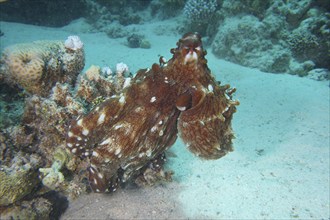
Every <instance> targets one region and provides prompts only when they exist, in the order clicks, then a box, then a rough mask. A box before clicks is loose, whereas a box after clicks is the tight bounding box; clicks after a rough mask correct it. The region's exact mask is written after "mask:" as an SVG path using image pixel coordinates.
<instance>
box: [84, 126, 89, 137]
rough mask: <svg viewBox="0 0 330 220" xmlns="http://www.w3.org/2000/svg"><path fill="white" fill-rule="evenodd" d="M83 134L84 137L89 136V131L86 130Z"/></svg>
mask: <svg viewBox="0 0 330 220" xmlns="http://www.w3.org/2000/svg"><path fill="white" fill-rule="evenodd" d="M82 134H83V135H84V136H87V135H88V134H89V130H88V129H86V128H84V130H83V131H82Z"/></svg>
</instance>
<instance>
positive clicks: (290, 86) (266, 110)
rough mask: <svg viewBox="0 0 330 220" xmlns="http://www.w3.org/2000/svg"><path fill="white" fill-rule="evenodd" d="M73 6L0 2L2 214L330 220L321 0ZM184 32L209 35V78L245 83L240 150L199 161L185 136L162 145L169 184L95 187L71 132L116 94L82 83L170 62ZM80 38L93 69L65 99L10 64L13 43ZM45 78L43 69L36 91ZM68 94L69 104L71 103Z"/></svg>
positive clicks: (237, 118) (240, 87) (238, 119)
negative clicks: (121, 67)
mask: <svg viewBox="0 0 330 220" xmlns="http://www.w3.org/2000/svg"><path fill="white" fill-rule="evenodd" d="M40 2H42V1H40ZM73 2H74V1H72V2H70V3H64V2H61V1H59V2H58V3H57V4H56V5H54V4H52V3H51V2H46V1H45V2H42V4H41V3H40V4H39V5H37V6H36V2H33V3H30V4H28V3H25V2H24V1H22V2H18V3H14V2H13V1H10V0H8V1H5V2H0V11H1V16H0V18H1V21H0V30H1V33H2V35H1V37H0V49H1V52H2V56H1V63H0V65H1V72H0V79H1V82H0V85H1V89H0V93H1V100H0V101H1V102H0V107H1V109H0V110H1V118H0V119H1V120H0V125H1V126H0V129H1V130H0V144H1V151H0V153H1V155H0V156H1V163H0V167H1V170H0V175H1V181H2V183H1V188H0V198H1V199H0V201H1V203H0V213H1V219H2V218H10V217H13V218H14V219H18V218H21V219H33V218H35V219H38V217H36V216H39V218H40V217H41V218H45V219H47V218H51V219H54V218H55V219H58V218H61V219H108V218H111V219H133V218H142V219H165V218H166V219H178V218H180V219H188V218H189V219H329V217H330V214H329V205H330V201H329V193H330V192H329V165H330V164H329V156H330V152H329V134H330V128H329V121H330V120H329V108H330V106H329V105H330V104H329V103H330V102H329V70H328V69H329V66H328V65H329V62H328V61H329V54H328V51H329V45H330V40H329V33H330V32H329V19H328V17H329V15H328V12H327V10H329V9H328V8H327V7H329V6H328V5H327V4H325V3H323V2H322V1H316V2H313V1H290V2H282V1H260V2H259V1H251V2H244V1H234V2H233V1H218V2H216V1H197V0H195V1H190V0H189V1H163V0H159V1H155V0H153V1H108V2H105V1H81V2H80V1H76V2H75V3H74V4H73ZM41 6H43V7H41ZM22 8H24V10H22ZM59 8H60V9H61V8H62V11H61V10H59ZM50 9H53V10H50ZM73 9H75V10H74V13H73V12H72V10H73ZM22 11H25V14H22V13H21V12H22ZM32 15H33V16H32ZM190 31H198V32H200V34H201V35H202V40H203V46H204V49H206V50H207V52H208V54H207V55H206V59H207V60H208V63H207V65H208V67H209V69H210V70H211V72H212V74H213V75H214V77H215V79H216V80H217V81H221V85H224V84H230V85H231V86H232V87H235V88H236V89H237V91H236V93H235V94H234V95H233V99H234V100H239V102H240V105H239V106H237V112H236V113H235V114H234V116H233V120H232V129H233V132H234V134H235V139H233V147H234V151H233V152H230V153H228V154H227V155H226V156H224V157H222V158H220V159H218V160H204V159H200V158H198V157H196V156H194V155H193V154H192V153H191V152H189V150H188V149H187V147H186V145H185V144H184V143H183V141H182V139H181V138H178V139H177V140H176V142H175V143H174V145H173V146H172V147H171V148H170V149H169V150H168V151H166V155H167V162H166V164H165V170H172V171H173V172H174V174H173V175H172V181H171V182H166V181H161V183H157V184H155V185H153V186H146V187H136V186H134V184H133V186H132V185H131V184H128V185H126V187H118V190H116V192H113V193H108V194H98V193H93V192H91V188H90V185H89V183H88V180H87V178H88V174H87V173H85V170H86V166H87V165H86V163H89V160H88V159H87V158H86V159H83V160H82V161H79V160H78V161H76V160H77V158H74V157H73V155H72V154H71V153H72V152H71V151H70V149H69V148H67V147H66V144H67V143H66V141H65V138H66V135H68V134H67V131H68V127H69V125H70V123H71V121H72V120H74V119H75V118H76V117H77V115H80V114H81V113H82V112H80V111H84V113H87V112H88V111H90V110H91V109H92V108H93V106H94V105H95V104H96V103H97V102H98V101H100V100H101V99H97V97H96V96H99V95H103V96H104V93H102V91H108V90H106V89H104V88H103V90H102V88H101V89H100V88H99V87H98V85H97V84H93V85H92V86H93V89H94V91H96V92H95V96H91V97H92V101H88V99H87V98H86V97H88V96H87V95H86V96H83V95H81V96H75V94H76V92H77V90H78V85H80V84H79V83H80V80H81V78H83V77H85V75H84V74H86V71H87V70H88V69H89V68H90V67H91V66H92V65H96V66H99V67H100V71H101V72H102V69H103V68H104V67H108V68H109V69H111V71H112V72H113V73H114V76H115V73H116V71H117V69H116V65H117V64H118V63H121V62H123V63H125V64H127V66H128V68H129V71H128V72H130V73H131V74H132V75H133V76H134V75H135V74H136V72H137V71H138V70H139V69H143V68H150V67H151V66H152V64H153V63H159V58H160V56H164V58H166V60H169V59H170V58H171V57H172V54H171V53H170V49H171V48H176V47H177V45H176V43H177V41H178V40H179V39H180V38H181V37H182V35H183V34H184V33H186V32H190ZM72 35H77V36H79V38H80V40H81V41H82V42H83V45H84V46H83V49H84V56H85V64H84V66H83V69H82V70H80V71H79V72H78V73H77V74H78V75H77V76H76V77H77V79H75V80H74V82H73V83H71V85H70V86H69V87H68V88H69V92H67V93H65V92H63V93H58V94H64V96H63V97H65V98H64V99H63V97H57V96H55V95H54V94H57V93H56V92H55V90H53V89H49V90H47V92H46V94H45V93H43V94H37V93H36V94H34V91H35V90H33V89H32V90H31V91H32V92H31V91H28V90H29V89H30V87H26V84H24V81H19V80H18V78H15V76H14V75H13V73H12V72H10V71H11V69H9V67H8V66H9V64H8V63H9V61H8V58H7V57H6V56H8V52H6V50H5V48H7V47H9V46H12V45H15V44H20V43H31V42H33V41H37V40H58V41H60V42H62V44H63V43H64V42H65V40H66V39H67V38H68V36H72ZM21 48H22V47H21ZM54 51H55V50H53V52H54ZM31 53H32V52H31ZM33 53H34V54H35V56H36V57H38V56H41V55H40V54H39V53H38V52H33ZM64 53H68V54H69V52H68V51H66V52H64V50H62V52H61V49H58V50H57V53H55V52H54V54H55V55H54V54H53V55H51V56H58V58H59V60H61V59H62V58H63V54H64ZM6 54H7V55H6ZM61 54H62V55H61ZM42 57H43V58H44V62H46V63H47V65H46V66H44V68H45V69H46V70H47V69H51V68H55V69H56V68H60V69H61V68H62V67H63V66H61V65H58V66H56V65H55V64H57V61H58V62H59V60H57V61H54V59H53V60H52V59H49V58H47V56H46V55H42ZM22 59H23V58H22ZM33 59H34V57H33V56H32V59H31V60H32V61H33ZM51 60H52V61H51ZM63 60H64V59H63ZM25 64H26V65H27V64H29V61H26V60H25ZM28 68H29V66H25V69H23V70H20V71H19V73H25V72H24V70H26V69H28ZM46 70H44V71H46ZM62 70H63V69H62ZM46 72H47V71H46ZM55 72H56V71H55ZM101 72H100V73H101ZM43 73H45V72H43ZM62 73H63V72H62ZM102 74H103V75H102ZM102 74H101V76H103V77H104V78H105V79H107V80H108V81H111V80H110V78H109V76H107V75H105V73H102ZM23 76H25V75H23ZM114 76H113V77H114ZM126 77H128V76H126ZM23 79H24V77H23ZM28 79H29V78H28ZM113 79H115V78H113ZM51 80H54V79H53V78H49V79H48V80H45V78H44V77H43V78H42V79H41V81H40V85H41V88H46V84H42V83H45V82H47V83H51V82H53V81H51ZM76 80H77V81H76ZM61 83H63V82H61ZM17 84H18V85H17ZM102 85H108V84H102ZM61 88H62V87H61ZM38 91H39V90H38ZM67 97H69V98H72V100H74V102H72V103H73V104H72V103H71V102H69V101H67V102H63V100H68V99H67ZM82 97H84V98H86V100H87V101H86V100H84V99H83V98H82ZM103 98H106V97H103ZM69 103H71V104H72V105H70V104H69ZM74 110H76V111H79V114H78V113H75V112H74ZM141 123H142V122H141ZM150 129H151V128H150ZM102 132H103V131H102ZM97 135H98V134H96V136H97ZM99 135H100V134H99ZM59 149H60V150H59ZM65 149H67V150H65ZM63 152H64V153H63ZM65 152H66V153H65ZM66 154H67V155H66ZM63 155H64V156H63ZM65 155H66V156H65ZM63 158H66V159H63ZM56 161H60V162H59V163H58V162H56ZM63 161H64V162H63ZM62 163H63V164H62ZM40 168H41V170H40ZM44 168H46V169H47V168H51V169H47V170H43V169H44ZM43 171H44V172H43ZM24 172H27V173H29V174H30V175H25V174H24ZM118 172H120V171H118ZM47 174H49V175H48V176H47ZM61 175H63V177H62V176H61ZM46 177H51V178H46ZM15 178H18V179H15ZM47 181H48V182H47ZM132 182H134V180H132ZM22 183H31V184H27V185H33V187H28V186H27V185H24V184H22ZM7 187H8V188H7ZM11 189H15V190H16V189H21V190H22V191H23V193H22V194H15V193H13V192H15V190H11ZM10 195H15V196H16V197H15V196H13V197H11V196H10ZM56 201H57V202H56ZM32 207H34V208H32Z"/></svg>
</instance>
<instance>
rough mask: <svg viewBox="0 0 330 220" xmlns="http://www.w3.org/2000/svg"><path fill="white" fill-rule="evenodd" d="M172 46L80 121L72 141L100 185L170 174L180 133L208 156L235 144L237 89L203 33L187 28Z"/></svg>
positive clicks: (220, 153) (190, 146)
mask: <svg viewBox="0 0 330 220" xmlns="http://www.w3.org/2000/svg"><path fill="white" fill-rule="evenodd" d="M171 52H172V54H173V57H172V59H170V60H169V61H168V62H167V63H164V61H163V59H161V64H160V65H158V64H154V65H153V66H152V68H151V69H142V70H140V71H138V73H137V75H136V76H135V77H134V78H133V79H132V80H131V82H130V85H127V87H126V88H124V90H123V91H122V92H121V93H120V94H117V95H113V96H111V97H109V98H108V99H107V100H106V101H104V102H103V103H102V104H100V105H98V106H96V107H95V108H94V109H93V110H92V111H91V112H90V113H88V114H87V115H84V116H80V117H78V118H77V119H76V120H75V121H73V122H72V124H71V126H70V128H69V131H68V133H67V139H66V141H67V147H68V149H69V150H70V151H71V152H72V153H73V154H75V155H76V156H77V157H79V158H81V159H82V160H84V161H86V162H87V163H88V164H89V165H88V168H87V170H88V173H89V181H90V185H91V188H92V189H93V191H95V192H108V191H115V190H116V189H117V186H118V183H119V184H125V183H127V182H130V180H133V181H134V180H138V182H146V183H148V182H149V183H151V182H152V181H153V180H159V179H160V178H163V179H165V180H166V179H170V175H171V173H168V172H164V171H163V170H162V164H163V163H164V161H165V159H166V158H165V156H164V152H165V151H166V150H167V149H168V148H170V147H171V146H172V145H173V143H174V142H175V140H176V139H177V135H178V134H179V135H180V136H181V138H182V139H183V141H184V142H185V143H186V145H187V147H188V149H189V150H190V151H192V152H193V153H194V154H196V155H197V156H199V157H201V158H205V159H218V158H220V157H222V156H224V155H226V154H227V153H228V152H230V151H232V150H233V149H232V138H233V137H234V135H233V132H232V129H231V120H232V116H233V114H234V112H235V111H236V105H238V104H239V103H238V102H237V101H233V100H232V94H233V93H234V92H235V89H231V88H230V86H229V85H220V84H219V83H218V82H217V81H216V80H215V78H214V77H213V76H212V74H211V71H210V70H209V69H208V67H207V61H206V59H205V55H206V51H205V50H204V49H203V46H202V42H201V37H200V35H199V34H197V33H188V34H186V35H184V36H183V37H182V38H181V39H180V40H179V41H178V43H177V48H174V49H172V50H171ZM153 171H155V172H153ZM150 174H153V175H156V177H155V178H152V177H151V176H150ZM146 177H147V178H146Z"/></svg>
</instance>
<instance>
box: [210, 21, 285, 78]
mask: <svg viewBox="0 0 330 220" xmlns="http://www.w3.org/2000/svg"><path fill="white" fill-rule="evenodd" d="M266 29H267V26H266V25H264V23H262V22H259V21H258V19H257V18H256V17H254V16H251V15H245V16H242V17H240V18H236V17H234V18H231V19H226V21H225V23H224V24H222V28H221V30H219V32H218V33H217V35H216V37H215V40H214V42H213V45H212V49H213V50H212V51H213V53H215V54H216V55H218V56H220V57H225V58H226V59H228V60H230V61H233V62H236V63H239V64H242V65H245V66H251V67H256V68H260V69H261V70H263V71H268V72H275V73H276V72H285V71H286V70H287V69H288V67H289V64H290V58H291V54H290V51H289V50H288V49H286V48H284V47H283V46H279V45H273V43H272V40H271V36H269V33H268V32H267V31H266Z"/></svg>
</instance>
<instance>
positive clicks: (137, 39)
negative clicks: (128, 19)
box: [127, 34, 151, 49]
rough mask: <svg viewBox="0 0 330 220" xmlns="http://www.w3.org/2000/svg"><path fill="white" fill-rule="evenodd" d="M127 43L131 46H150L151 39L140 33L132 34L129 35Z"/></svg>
mask: <svg viewBox="0 0 330 220" xmlns="http://www.w3.org/2000/svg"><path fill="white" fill-rule="evenodd" d="M127 45H128V47H131V48H138V47H141V48H146V49H148V48H150V47H151V45H150V43H149V41H148V40H147V39H146V38H145V37H144V36H143V35H139V34H131V35H129V36H128V37H127Z"/></svg>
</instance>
